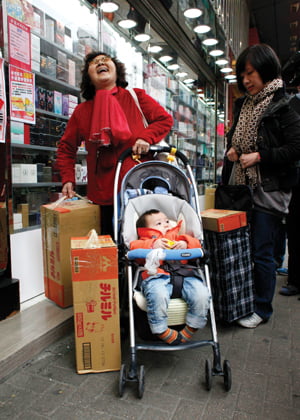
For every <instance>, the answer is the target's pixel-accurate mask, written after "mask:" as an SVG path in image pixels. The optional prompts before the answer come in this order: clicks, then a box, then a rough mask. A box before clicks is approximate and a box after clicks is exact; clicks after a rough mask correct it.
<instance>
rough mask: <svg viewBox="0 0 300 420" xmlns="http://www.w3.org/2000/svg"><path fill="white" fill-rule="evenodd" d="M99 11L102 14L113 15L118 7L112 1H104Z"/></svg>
mask: <svg viewBox="0 0 300 420" xmlns="http://www.w3.org/2000/svg"><path fill="white" fill-rule="evenodd" d="M100 9H101V10H102V12H104V13H113V12H115V11H116V10H118V9H119V6H118V5H117V3H115V2H113V1H105V2H103V3H102V4H101V5H100Z"/></svg>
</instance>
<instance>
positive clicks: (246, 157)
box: [240, 152, 260, 169]
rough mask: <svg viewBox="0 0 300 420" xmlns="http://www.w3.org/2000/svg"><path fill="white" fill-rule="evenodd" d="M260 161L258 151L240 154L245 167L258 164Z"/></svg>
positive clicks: (241, 162)
mask: <svg viewBox="0 0 300 420" xmlns="http://www.w3.org/2000/svg"><path fill="white" fill-rule="evenodd" d="M259 161H260V155H259V153H258V152H253V153H247V154H246V153H243V154H241V156H240V164H241V166H242V168H243V169H246V168H249V167H250V166H253V165H256V164H257V163H258V162H259Z"/></svg>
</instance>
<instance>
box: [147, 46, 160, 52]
mask: <svg viewBox="0 0 300 420" xmlns="http://www.w3.org/2000/svg"><path fill="white" fill-rule="evenodd" d="M161 50H162V47H160V46H159V45H151V46H149V48H148V51H149V52H151V53H159V52H160V51H161Z"/></svg>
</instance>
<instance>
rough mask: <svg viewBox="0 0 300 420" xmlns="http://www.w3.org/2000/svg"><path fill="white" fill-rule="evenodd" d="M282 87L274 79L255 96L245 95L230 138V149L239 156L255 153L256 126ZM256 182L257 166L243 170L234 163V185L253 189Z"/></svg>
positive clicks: (280, 82)
mask: <svg viewBox="0 0 300 420" xmlns="http://www.w3.org/2000/svg"><path fill="white" fill-rule="evenodd" d="M282 86H283V81H282V80H281V79H274V80H272V82H270V83H268V84H267V85H266V86H265V87H264V88H263V89H262V90H261V91H260V92H258V93H257V94H256V95H253V96H251V95H247V98H246V100H245V101H244V103H243V106H242V109H241V113H240V116H239V120H238V123H237V125H236V128H235V131H234V134H233V137H232V147H234V149H235V150H236V151H237V153H238V154H239V155H240V154H242V153H251V152H255V151H256V150H257V148H256V139H257V127H258V124H259V122H260V120H261V118H262V116H263V114H264V112H265V110H266V109H267V107H268V105H269V104H270V102H271V100H272V98H273V96H274V92H275V91H276V90H278V89H279V88H281V87H282ZM257 182H258V173H257V165H254V166H251V167H249V168H247V169H243V168H242V166H241V164H240V163H239V162H236V163H235V172H234V183H235V184H249V185H250V186H251V187H252V188H254V187H255V186H256V185H257Z"/></svg>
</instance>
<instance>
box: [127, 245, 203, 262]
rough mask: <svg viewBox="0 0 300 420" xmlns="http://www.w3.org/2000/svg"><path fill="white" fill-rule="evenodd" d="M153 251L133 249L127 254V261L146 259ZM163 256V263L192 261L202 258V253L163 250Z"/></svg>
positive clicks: (201, 251) (195, 250)
mask: <svg viewBox="0 0 300 420" xmlns="http://www.w3.org/2000/svg"><path fill="white" fill-rule="evenodd" d="M151 251H153V249H142V248H138V249H133V250H132V251H128V252H127V258H128V259H129V260H135V259H137V258H142V259H146V258H147V255H148V254H149V252H151ZM164 253H165V256H164V257H163V258H162V260H163V261H168V260H176V261H178V260H179V261H180V260H193V259H196V258H203V257H204V251H203V249H202V248H192V249H164Z"/></svg>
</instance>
